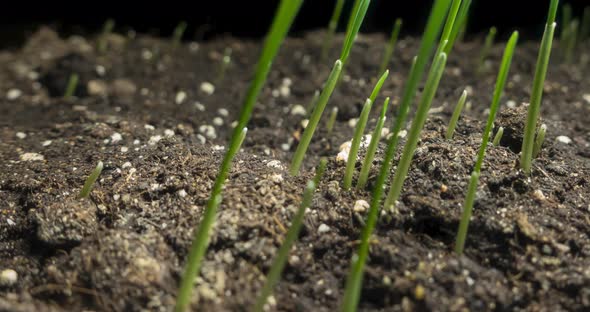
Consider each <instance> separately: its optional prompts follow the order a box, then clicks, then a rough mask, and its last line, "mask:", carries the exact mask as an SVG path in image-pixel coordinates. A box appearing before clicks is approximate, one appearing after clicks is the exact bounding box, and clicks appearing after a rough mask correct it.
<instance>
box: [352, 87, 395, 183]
mask: <svg viewBox="0 0 590 312" xmlns="http://www.w3.org/2000/svg"><path fill="white" fill-rule="evenodd" d="M388 106H389V97H388V98H386V99H385V102H383V108H382V109H381V116H379V120H378V121H377V125H376V126H375V130H373V135H371V142H370V143H369V146H368V147H367V152H366V153H365V159H364V160H363V165H362V167H361V173H360V174H359V179H358V182H357V188H364V187H365V185H366V184H367V179H368V178H369V170H371V165H373V159H374V158H375V152H376V151H377V146H378V145H379V139H380V138H381V130H382V129H383V125H384V124H385V119H386V118H387V117H386V116H385V114H386V113H387V107H388Z"/></svg>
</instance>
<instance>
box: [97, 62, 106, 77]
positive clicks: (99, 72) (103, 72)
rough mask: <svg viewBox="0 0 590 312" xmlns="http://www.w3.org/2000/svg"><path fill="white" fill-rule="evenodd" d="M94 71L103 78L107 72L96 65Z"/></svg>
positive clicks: (102, 67)
mask: <svg viewBox="0 0 590 312" xmlns="http://www.w3.org/2000/svg"><path fill="white" fill-rule="evenodd" d="M95 70H96V74H97V75H99V76H101V77H102V76H104V75H105V74H106V72H107V70H106V69H105V68H104V66H102V65H96V67H95Z"/></svg>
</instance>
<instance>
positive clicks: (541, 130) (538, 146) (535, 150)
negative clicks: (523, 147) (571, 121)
mask: <svg viewBox="0 0 590 312" xmlns="http://www.w3.org/2000/svg"><path fill="white" fill-rule="evenodd" d="M546 133H547V125H546V124H542V125H541V127H539V133H537V137H536V138H535V146H534V148H533V157H534V158H537V156H539V153H540V152H541V147H543V142H545V134H546Z"/></svg>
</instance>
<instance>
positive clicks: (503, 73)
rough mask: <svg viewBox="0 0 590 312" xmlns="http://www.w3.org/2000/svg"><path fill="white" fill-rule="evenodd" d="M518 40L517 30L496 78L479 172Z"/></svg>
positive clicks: (480, 154)
mask: <svg viewBox="0 0 590 312" xmlns="http://www.w3.org/2000/svg"><path fill="white" fill-rule="evenodd" d="M517 41H518V32H517V31H515V32H513V33H512V36H510V39H509V40H508V43H507V44H506V47H505V48H504V56H503V57H502V63H501V65H500V71H499V72H498V78H497V79H496V87H495V88H494V97H493V99H492V104H491V106H490V113H489V115H488V121H487V123H486V128H485V130H484V132H483V134H482V138H481V142H482V143H481V146H480V147H479V153H478V156H477V162H476V163H475V169H473V170H474V171H477V172H480V170H481V165H482V163H483V158H484V156H485V152H486V148H487V145H488V141H489V139H490V133H491V132H492V128H493V126H494V120H495V119H496V113H497V112H498V107H500V98H501V97H502V93H503V92H504V86H506V80H507V79H508V71H509V70H510V65H511V64H512V56H513V55H514V49H515V47H516V42H517Z"/></svg>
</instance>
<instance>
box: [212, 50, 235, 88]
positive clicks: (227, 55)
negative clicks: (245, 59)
mask: <svg viewBox="0 0 590 312" xmlns="http://www.w3.org/2000/svg"><path fill="white" fill-rule="evenodd" d="M231 54H232V48H230V47H227V48H225V50H224V51H223V57H222V58H221V64H220V65H219V73H218V74H217V80H216V81H217V83H221V82H222V81H223V78H225V72H226V71H227V68H228V67H229V65H230V63H231Z"/></svg>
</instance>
